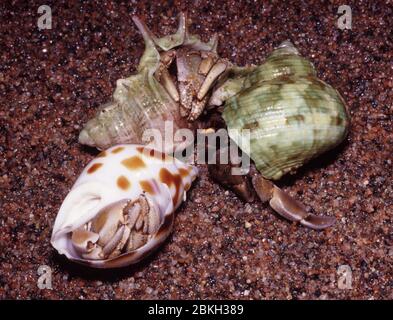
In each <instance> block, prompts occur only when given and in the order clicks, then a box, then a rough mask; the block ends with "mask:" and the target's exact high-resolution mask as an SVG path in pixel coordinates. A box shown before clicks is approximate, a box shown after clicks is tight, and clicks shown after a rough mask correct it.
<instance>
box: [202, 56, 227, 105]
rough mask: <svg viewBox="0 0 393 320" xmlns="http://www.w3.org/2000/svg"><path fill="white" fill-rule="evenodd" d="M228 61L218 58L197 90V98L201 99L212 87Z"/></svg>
mask: <svg viewBox="0 0 393 320" xmlns="http://www.w3.org/2000/svg"><path fill="white" fill-rule="evenodd" d="M227 67H228V63H226V62H225V61H224V60H222V59H220V60H219V62H217V63H216V64H215V65H214V66H213V67H212V68H211V70H210V72H209V73H208V74H207V76H206V78H205V80H204V81H203V83H202V85H201V87H200V89H199V91H198V95H197V98H198V100H202V99H203V98H204V97H205V95H206V93H207V92H208V91H209V89H210V88H211V87H212V85H213V83H214V82H215V81H216V80H217V79H218V77H219V76H220V75H221V74H222V73H223V72H224V71H225V70H226V69H227Z"/></svg>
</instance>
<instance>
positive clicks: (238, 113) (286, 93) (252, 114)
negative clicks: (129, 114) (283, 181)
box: [219, 42, 349, 180]
mask: <svg viewBox="0 0 393 320" xmlns="http://www.w3.org/2000/svg"><path fill="white" fill-rule="evenodd" d="M225 86H226V87H225ZM220 90H221V91H219V92H220V94H221V95H222V97H224V99H225V108H224V112H223V118H224V120H225V122H226V125H227V126H228V129H236V130H244V129H248V130H250V135H251V141H250V149H249V150H246V147H245V146H243V145H242V140H241V139H240V138H239V136H238V135H236V134H233V133H232V134H231V131H229V135H230V136H231V138H232V139H233V140H234V141H235V142H236V143H237V144H238V145H239V147H240V148H241V149H243V151H245V152H246V153H249V156H250V158H251V159H252V160H253V161H254V162H255V165H256V167H257V168H258V170H259V171H260V172H261V173H262V175H263V176H264V177H265V178H268V179H273V180H275V179H279V178H281V177H282V176H283V175H284V174H286V173H288V172H290V171H293V170H295V169H296V168H298V167H300V166H302V165H303V164H304V163H306V162H307V161H309V160H310V159H312V158H314V157H316V156H318V155H320V154H321V153H323V152H325V151H327V150H329V149H331V148H333V147H335V146H336V145H338V144H339V143H340V142H342V141H343V139H344V138H345V136H346V134H347V132H348V125H349V115H348V113H347V110H346V107H345V103H344V101H343V99H342V97H341V96H340V94H339V93H338V92H337V91H336V90H335V89H334V88H332V87H331V86H330V85H328V84H327V83H325V82H323V81H322V80H320V79H318V78H317V76H316V72H315V69H314V66H313V65H312V63H311V62H309V61H308V60H306V59H305V58H303V57H301V56H300V55H299V52H298V51H297V49H296V48H295V47H294V46H293V45H292V44H291V43H290V42H285V43H283V44H282V45H281V46H280V47H279V48H277V49H276V50H275V51H273V53H272V54H271V55H270V56H269V57H268V58H267V60H266V61H265V63H263V64H262V65H261V66H259V67H257V68H255V69H254V70H253V71H252V72H250V73H249V74H248V75H246V76H242V77H239V78H238V79H231V80H230V81H229V82H228V83H227V84H225V85H224V86H223V87H222V88H221V89H220ZM222 97H221V98H222ZM236 130H235V131H234V132H236Z"/></svg>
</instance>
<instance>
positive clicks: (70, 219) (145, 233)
mask: <svg viewBox="0 0 393 320" xmlns="http://www.w3.org/2000/svg"><path fill="white" fill-rule="evenodd" d="M196 176H197V169H196V168H195V167H194V166H191V165H189V164H185V163H183V162H181V161H180V160H177V159H175V158H173V157H170V156H168V155H164V154H162V153H160V152H158V151H156V150H153V149H148V148H147V147H144V146H142V145H132V144H122V145H117V146H114V147H111V148H109V149H107V150H105V151H103V152H101V153H100V154H99V155H98V156H97V157H96V158H95V159H93V160H92V161H91V162H90V163H89V164H88V165H87V166H86V168H85V169H84V170H83V171H82V173H81V175H80V176H79V178H78V179H77V181H76V182H75V184H74V186H73V187H72V189H71V191H70V192H69V193H68V195H67V197H66V198H65V199H64V202H63V204H62V205H61V207H60V210H59V213H58V215H57V217H56V221H55V225H54V228H53V233H52V239H51V243H52V245H53V247H54V248H55V249H56V250H57V251H58V252H59V253H60V254H64V255H65V256H66V257H67V258H68V259H70V260H72V261H75V262H77V263H81V264H85V265H89V266H91V267H95V268H116V267H123V266H127V265H130V264H133V263H136V262H138V261H140V260H142V259H143V258H144V257H146V256H147V255H148V254H150V253H151V252H152V251H154V250H155V249H156V248H157V247H158V246H159V245H160V244H161V243H162V242H163V241H164V240H165V239H166V238H167V237H168V235H169V234H170V232H171V230H172V227H173V221H174V212H175V210H176V209H177V207H178V206H179V205H180V204H181V202H182V201H183V199H184V198H185V193H186V191H187V190H188V189H189V188H190V186H191V184H192V182H193V181H194V179H195V178H196Z"/></svg>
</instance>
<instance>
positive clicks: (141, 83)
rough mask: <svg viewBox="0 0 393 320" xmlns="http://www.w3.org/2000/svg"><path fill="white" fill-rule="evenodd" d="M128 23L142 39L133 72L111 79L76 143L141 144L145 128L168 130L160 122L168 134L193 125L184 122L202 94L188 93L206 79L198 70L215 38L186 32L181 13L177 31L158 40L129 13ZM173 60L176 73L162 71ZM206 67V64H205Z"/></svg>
mask: <svg viewBox="0 0 393 320" xmlns="http://www.w3.org/2000/svg"><path fill="white" fill-rule="evenodd" d="M133 21H134V23H135V24H136V26H137V27H138V29H139V31H140V32H141V33H142V36H143V39H144V41H145V51H144V53H143V56H142V57H141V59H140V62H139V66H138V70H137V73H136V74H133V75H131V76H129V77H127V78H124V79H118V80H117V82H116V89H115V91H114V93H113V99H112V100H111V101H110V102H108V103H106V104H104V105H102V106H101V107H100V108H99V110H98V112H97V114H96V115H95V117H94V118H92V119H90V120H89V121H88V122H87V123H86V125H85V126H84V128H83V130H82V131H81V132H80V134H79V142H80V143H82V144H86V145H89V146H94V147H97V148H98V149H101V150H102V149H105V148H108V147H110V146H113V145H115V144H119V143H137V144H140V143H146V142H148V141H146V140H148V138H149V136H146V137H145V136H144V134H145V133H146V132H147V130H148V129H158V130H159V131H160V132H161V134H162V135H163V136H164V135H166V134H168V133H167V132H166V131H165V130H166V128H165V122H166V121H167V122H170V123H171V124H172V125H173V131H174V132H176V130H177V129H182V128H190V129H193V128H194V127H193V124H192V123H191V121H188V120H195V119H196V118H197V117H198V116H199V115H200V113H201V112H202V111H203V107H204V105H205V104H206V102H207V97H202V98H201V100H200V101H199V100H198V99H196V100H195V101H192V100H193V99H192V98H193V97H192V96H191V95H195V94H196V93H194V92H193V91H195V88H194V86H196V87H198V88H199V86H201V84H202V83H203V82H204V80H205V78H208V77H207V76H206V74H202V73H201V69H202V67H204V68H205V69H206V67H207V66H206V64H207V62H209V61H210V60H209V58H213V57H214V59H216V58H217V55H216V48H217V38H216V37H212V38H211V39H210V41H209V42H206V43H205V42H203V41H201V39H200V38H199V37H198V36H197V35H193V34H189V33H188V31H187V26H186V17H185V15H184V14H180V22H179V27H178V30H177V32H176V33H175V34H171V35H168V36H164V37H162V38H157V37H155V36H154V35H153V34H152V33H151V32H150V30H149V29H148V28H147V26H146V25H145V24H144V23H143V22H142V21H141V20H140V19H139V18H138V17H133ZM175 48H176V50H175ZM195 52H196V53H198V54H199V53H200V55H201V56H202V57H203V56H204V55H206V59H203V58H202V57H201V56H199V55H195V54H193V53H195ZM189 53H190V54H189ZM189 56H190V57H189ZM191 56H192V57H191ZM174 60H176V61H177V72H178V74H177V77H172V75H171V74H169V70H168V68H169V66H170V65H172V61H174ZM208 67H209V68H212V66H211V65H210V64H209V66H208ZM209 68H207V69H206V72H208V71H209V70H210V69H209ZM194 69H195V70H194ZM194 71H195V72H194ZM188 78H191V80H192V81H191V80H190V79H188ZM182 80H190V82H191V83H188V82H187V81H182ZM185 85H187V86H186V87H185ZM177 87H179V90H178V89H177ZM192 103H193V104H194V105H193V106H191V104H192ZM195 104H196V105H195ZM191 107H194V108H193V110H192V111H194V114H191V115H190V116H189V118H188V119H187V117H186V114H185V113H184V111H185V110H184V108H185V109H187V110H186V111H188V109H191ZM155 147H156V148H161V146H155ZM171 150H173V147H172V146H165V150H164V151H171Z"/></svg>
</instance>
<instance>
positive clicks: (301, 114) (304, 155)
mask: <svg viewBox="0 0 393 320" xmlns="http://www.w3.org/2000/svg"><path fill="white" fill-rule="evenodd" d="M133 20H134V22H135V24H136V25H137V27H138V29H139V30H140V31H141V33H142V35H143V38H144V41H145V46H146V48H145V52H144V54H143V56H142V58H141V61H140V63H139V67H138V70H137V74H135V75H132V76H130V77H128V78H125V79H119V80H118V81H117V84H116V90H115V92H114V94H113V99H112V101H111V102H109V103H108V104H106V105H104V106H102V107H101V108H100V110H99V111H98V114H97V115H96V116H95V117H94V118H93V119H91V120H90V121H89V122H88V123H87V124H86V126H85V127H84V128H83V130H82V131H81V133H80V135H79V141H80V142H81V143H82V144H87V145H90V146H95V147H97V148H99V149H104V148H107V147H108V146H112V145H115V144H118V143H145V142H146V141H145V139H144V133H145V132H146V130H147V129H149V128H156V129H159V130H160V131H161V132H162V133H163V134H165V132H164V131H165V127H164V123H165V122H167V121H171V122H172V123H173V127H174V130H176V129H181V128H196V127H200V122H199V118H200V115H201V113H202V112H203V110H204V108H205V107H206V106H207V107H209V110H207V114H209V112H211V113H213V112H215V113H217V112H219V113H222V114H221V115H220V117H222V119H223V123H224V124H223V126H224V127H225V128H228V132H229V135H230V138H231V139H232V140H233V141H235V143H236V144H237V145H238V147H239V148H240V149H241V150H242V151H243V152H244V153H246V154H247V155H248V156H249V158H251V160H252V162H253V163H252V165H251V170H250V174H251V175H248V176H246V175H243V176H242V175H240V176H234V175H232V174H231V170H229V169H230V168H231V166H232V165H233V163H227V164H222V163H219V162H218V163H215V164H214V163H213V164H211V165H210V168H209V171H210V172H211V174H212V176H213V178H215V179H216V180H217V181H220V182H222V183H224V184H226V185H229V186H230V187H231V188H233V189H234V190H235V191H237V192H238V193H239V194H240V195H241V196H242V197H243V199H245V200H247V201H250V200H251V199H252V198H253V196H252V194H255V193H256V194H257V195H258V196H259V198H260V199H261V200H263V201H269V203H270V205H271V207H272V208H273V209H274V210H275V211H277V212H278V213H279V214H281V215H282V216H284V217H286V218H288V219H290V220H293V221H299V222H300V223H301V224H303V225H305V226H308V227H311V228H314V229H323V228H326V227H328V226H330V225H331V224H332V223H333V222H334V219H333V218H331V217H323V216H315V215H312V214H309V213H308V212H307V211H306V210H305V209H304V207H303V206H302V205H301V204H300V203H299V202H297V201H296V200H294V199H292V198H291V197H290V196H289V195H288V194H286V193H284V192H283V191H282V190H281V189H279V188H278V187H277V186H275V185H274V184H273V182H272V180H273V181H274V180H278V179H280V178H281V177H282V176H283V175H285V174H287V173H289V172H293V171H295V170H296V169H297V168H299V167H300V166H302V165H304V164H305V163H306V162H307V161H309V160H310V159H312V158H314V157H316V156H318V155H320V154H322V153H323V152H325V151H327V150H329V149H331V148H333V147H335V146H336V145H337V144H339V143H340V142H342V141H343V139H344V138H345V136H346V134H347V132H348V126H349V116H348V112H347V110H346V106H345V103H344V101H343V99H342V97H341V96H340V94H339V93H338V92H337V91H336V90H335V89H333V88H332V87H331V86H329V85H328V84H326V83H325V82H323V81H322V80H320V79H318V77H317V75H316V71H315V68H314V66H313V65H312V63H311V62H309V61H308V60H307V59H305V58H303V57H301V56H300V54H299V52H298V50H297V49H296V48H295V47H294V46H293V45H292V44H291V43H290V42H284V43H283V44H282V45H281V46H279V47H278V48H277V49H276V50H275V51H274V52H273V53H272V54H271V55H270V56H269V57H268V58H267V59H266V61H265V62H264V63H263V64H261V65H260V66H246V67H238V66H235V65H233V64H232V63H230V62H229V61H228V60H226V59H222V58H220V57H219V56H218V55H217V52H216V48H217V38H216V37H213V38H212V39H211V40H210V41H209V42H207V43H205V42H202V41H201V40H200V39H199V37H198V36H196V35H190V34H189V32H188V30H187V25H186V19H185V16H184V15H183V14H181V15H180V23H179V28H178V30H177V32H176V33H175V34H172V35H169V36H165V37H162V38H157V37H155V36H154V35H153V34H152V33H151V32H150V31H149V30H148V28H147V27H146V26H145V25H144V24H143V23H142V21H141V20H140V19H138V18H133ZM173 66H174V67H175V68H173ZM173 70H175V71H173ZM214 109H215V110H214ZM202 127H205V128H207V129H215V128H214V126H213V128H210V125H209V126H206V124H202ZM244 130H248V131H249V132H250V141H249V146H250V147H249V148H248V147H247V146H246V145H244V144H243V143H242V139H239V135H236V134H234V133H233V132H239V131H240V132H241V131H244ZM231 132H232V133H231ZM173 148H174V145H166V146H165V150H164V151H170V150H173ZM224 151H225V150H219V151H218V152H217V154H216V155H220V153H222V152H224ZM213 158H215V159H217V157H213ZM252 189H255V192H254V191H253V190H252Z"/></svg>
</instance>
